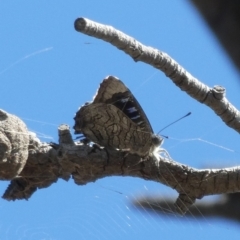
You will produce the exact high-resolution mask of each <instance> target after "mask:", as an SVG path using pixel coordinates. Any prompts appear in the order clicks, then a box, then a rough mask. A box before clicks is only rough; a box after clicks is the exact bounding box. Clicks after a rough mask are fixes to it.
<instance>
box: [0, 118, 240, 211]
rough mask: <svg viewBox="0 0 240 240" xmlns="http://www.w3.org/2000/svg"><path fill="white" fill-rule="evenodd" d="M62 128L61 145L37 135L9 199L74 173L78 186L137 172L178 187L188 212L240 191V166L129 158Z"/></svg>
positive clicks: (178, 204)
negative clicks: (201, 165)
mask: <svg viewBox="0 0 240 240" xmlns="http://www.w3.org/2000/svg"><path fill="white" fill-rule="evenodd" d="M15 118H16V117H15ZM58 131H59V144H53V143H50V144H46V143H41V142H40V141H39V140H38V139H37V138H36V137H33V136H32V135H31V136H32V137H31V138H30V142H29V155H28V159H27V163H26V165H25V167H24V169H23V170H22V172H21V173H20V174H19V175H18V176H17V177H15V178H13V179H12V181H11V183H10V185H9V187H8V188H7V190H6V192H5V193H4V195H3V198H4V199H7V200H16V199H28V198H30V196H31V195H32V194H33V193H34V192H35V191H36V190H37V189H38V188H39V189H40V188H45V187H49V186H50V185H51V184H52V183H54V182H56V181H57V180H58V178H62V179H64V180H69V178H70V177H72V178H73V179H74V182H75V183H76V184H78V185H85V184H87V183H89V182H95V181H96V180H98V179H100V178H104V177H107V176H131V177H139V178H143V179H146V180H151V181H155V182H159V183H162V184H164V185H167V186H169V187H171V188H173V189H175V190H176V191H177V192H178V193H179V197H178V199H177V201H176V204H175V205H176V207H177V208H178V210H179V211H180V212H181V213H185V212H186V211H187V210H188V208H189V207H190V206H191V205H192V204H193V203H194V201H195V200H196V199H200V198H202V197H203V196H206V195H212V194H221V193H230V192H237V191H240V177H239V174H240V170H239V169H238V168H226V169H214V170H213V169H212V170H210V169H203V170H198V169H194V168H191V167H188V166H186V165H183V164H180V163H177V162H174V161H173V160H169V159H166V158H165V159H164V158H161V161H160V163H159V164H156V159H155V158H154V157H149V158H148V160H142V159H141V158H140V157H139V156H138V155H134V154H128V155H127V156H126V154H125V153H124V152H121V151H116V150H106V149H101V148H99V147H97V146H95V145H93V146H89V145H85V144H83V143H80V142H78V143H76V142H73V140H72V137H71V134H70V130H69V127H68V126H67V125H61V126H60V127H59V129H58ZM20 134H21V133H20ZM2 169H3V168H2Z"/></svg>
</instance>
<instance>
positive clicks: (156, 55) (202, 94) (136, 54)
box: [74, 18, 240, 133]
mask: <svg viewBox="0 0 240 240" xmlns="http://www.w3.org/2000/svg"><path fill="white" fill-rule="evenodd" d="M74 25H75V29H76V30H77V31H79V32H82V33H84V34H87V35H90V36H93V37H96V38H100V39H102V40H104V41H106V42H110V43H111V44H112V45H114V46H116V47H117V48H119V49H120V50H122V51H124V52H125V53H126V54H128V55H130V56H131V57H132V58H133V59H134V61H142V62H145V63H147V64H150V65H152V66H153V67H155V68H157V69H159V70H161V71H163V72H164V73H165V74H166V76H167V77H169V78H170V79H171V80H172V81H173V82H174V83H175V84H176V85H177V86H178V87H179V88H180V89H181V90H183V91H185V92H186V93H187V94H189V95H190V96H191V97H193V98H195V99H196V100H197V101H199V102H201V103H204V104H206V105H207V106H209V107H210V108H211V109H212V110H213V111H214V112H215V113H216V114H217V115H218V116H220V117H221V119H222V120H223V121H224V122H225V123H226V124H227V125H228V126H229V127H231V128H233V129H234V130H236V131H237V132H239V133H240V113H239V111H238V110H237V109H236V108H235V107H234V106H233V105H232V104H231V103H230V102H229V101H228V100H227V98H226V97H225V89H224V88H223V87H221V86H215V87H214V88H210V87H208V86H207V85H205V84H203V83H202V82H200V81H199V80H198V79H196V78H194V77H193V76H192V75H191V74H190V73H188V72H187V71H186V70H185V69H184V68H183V67H182V66H180V65H179V64H178V63H177V62H176V61H175V60H173V59H172V58H171V57H170V56H168V55H167V54H166V53H164V52H161V51H159V50H157V49H154V48H152V47H148V46H145V45H143V44H141V43H140V42H138V41H137V40H135V39H134V38H132V37H130V36H128V35H126V34H124V33H123V32H120V31H118V30H116V29H114V28H113V27H111V26H107V25H103V24H99V23H97V22H93V21H91V20H89V19H86V18H78V19H77V20H76V21H75V24H74Z"/></svg>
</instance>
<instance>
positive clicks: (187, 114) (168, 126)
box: [157, 112, 191, 134]
mask: <svg viewBox="0 0 240 240" xmlns="http://www.w3.org/2000/svg"><path fill="white" fill-rule="evenodd" d="M189 115H191V112H189V113H187V114H186V115H184V116H183V117H181V118H179V119H177V120H176V121H174V122H172V123H170V124H168V125H167V126H166V127H164V128H162V129H161V130H160V131H159V132H158V133H157V134H159V133H160V132H161V131H163V130H164V129H166V128H168V127H169V126H171V125H173V124H174V123H176V122H178V121H180V120H182V119H183V118H185V117H188V116H189Z"/></svg>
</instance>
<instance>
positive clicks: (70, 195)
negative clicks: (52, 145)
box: [0, 0, 240, 240]
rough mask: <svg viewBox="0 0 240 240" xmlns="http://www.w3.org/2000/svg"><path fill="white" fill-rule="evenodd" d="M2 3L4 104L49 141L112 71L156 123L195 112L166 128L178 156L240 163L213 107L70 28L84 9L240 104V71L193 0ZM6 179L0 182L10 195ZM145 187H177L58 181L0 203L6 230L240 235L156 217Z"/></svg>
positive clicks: (205, 223) (22, 233)
mask: <svg viewBox="0 0 240 240" xmlns="http://www.w3.org/2000/svg"><path fill="white" fill-rule="evenodd" d="M0 3H1V8H0V22H1V25H0V32H1V38H0V48H1V55H0V81H1V86H2V87H1V89H0V94H1V99H2V101H1V108H2V109H4V110H6V111H8V112H9V113H12V114H15V115H17V116H19V117H20V118H22V119H23V120H24V121H25V123H26V124H27V126H28V128H29V130H31V131H34V132H36V133H37V135H38V136H39V138H40V139H41V140H42V141H46V142H49V141H55V142H57V141H58V136H57V127H58V125H60V124H62V123H66V124H69V125H70V126H71V127H72V126H73V124H74V123H73V117H74V114H75V112H76V111H77V109H78V108H79V106H81V105H82V104H83V103H84V102H86V101H89V100H91V99H92V97H93V95H94V94H95V92H96V90H97V88H98V87H99V84H100V82H101V81H102V80H103V79H104V78H105V77H106V76H107V75H114V76H117V77H118V78H120V79H121V80H122V81H123V82H124V83H125V84H126V85H127V86H128V87H129V88H130V89H131V91H132V92H133V93H134V95H135V97H136V98H137V99H138V101H139V102H140V103H141V105H142V107H143V109H144V111H145V112H146V114H147V116H148V118H149V120H150V122H151V124H152V126H153V129H154V131H155V132H158V131H159V130H160V129H161V128H163V127H164V126H166V125H167V124H169V123H170V122H172V121H174V120H175V119H177V118H179V117H181V116H182V115H184V114H186V113H187V112H189V111H191V112H192V115H191V116H190V117H188V118H187V119H184V120H183V121H182V122H179V123H177V124H175V125H174V126H171V127H170V128H168V129H166V130H164V132H162V134H164V135H167V136H169V139H168V140H165V142H164V146H163V147H164V148H165V149H167V151H168V152H169V154H170V155H171V157H172V158H173V159H174V160H176V161H178V162H181V163H184V164H188V165H190V166H192V167H196V168H206V167H209V168H219V167H223V166H224V167H231V166H237V165H239V157H240V156H239V152H238V151H237V149H238V146H239V144H238V143H239V136H238V134H237V133H236V132H235V131H233V130H232V129H229V128H228V127H226V126H225V124H224V123H222V121H221V120H220V119H219V118H218V117H217V116H215V114H214V113H213V111H212V110H210V109H209V108H207V107H206V106H205V105H202V104H200V103H198V102H196V101H195V100H193V99H191V98H190V97H189V96H188V95H187V94H186V93H184V92H182V91H181V90H179V89H178V88H177V87H175V85H174V84H173V83H172V82H171V81H170V80H169V79H167V78H166V77H165V75H164V74H163V73H161V72H159V71H158V70H156V69H154V68H153V67H151V66H148V65H146V64H143V63H135V62H134V61H133V60H132V59H131V58H130V57H128V56H127V55H126V54H125V53H123V52H120V51H119V50H117V49H115V48H114V47H113V46H111V45H109V44H108V43H105V42H102V41H100V40H98V39H94V38H91V37H88V36H86V35H83V34H80V33H77V32H76V31H75V30H74V27H73V23H74V21H75V19H76V18H77V17H87V18H89V19H92V20H95V21H98V22H100V23H103V24H108V25H112V26H114V27H115V28H117V29H119V30H121V31H123V32H125V33H127V34H129V35H131V36H133V37H135V38H136V39H137V40H139V41H141V42H142V43H144V44H146V45H149V46H152V47H155V48H158V49H160V50H162V51H164V52H167V53H168V54H169V55H170V56H172V57H173V58H174V59H175V60H177V61H178V62H179V63H180V64H181V65H182V66H183V67H185V68H186V69H187V70H188V71H189V72H190V73H191V74H192V75H194V76H195V77H197V78H198V79H199V80H201V81H203V82H204V83H205V84H207V85H208V86H210V87H213V86H214V85H222V86H224V87H225V88H226V89H227V97H228V99H229V100H230V101H231V102H232V103H233V104H234V105H235V106H236V107H237V108H238V109H239V108H240V102H239V89H240V86H239V83H240V82H239V73H238V72H237V71H236V70H235V69H234V66H233V64H232V63H231V61H230V59H229V58H228V56H227V55H226V53H225V52H224V50H223V49H222V48H221V46H220V45H219V43H218V42H217V40H216V38H215V36H213V34H212V33H211V31H210V30H209V29H208V28H207V26H206V25H205V23H204V22H203V20H202V19H201V18H200V16H199V14H198V13H197V11H196V10H195V9H194V8H193V7H192V6H191V5H190V4H189V2H188V1H185V0H178V1H176V0H175V1H168V0H161V1H159V0H152V1H148V2H147V1H142V0H138V1H135V0H133V1H110V0H104V1H86V0H78V1H76V0H73V1H71V2H67V1H57V0H52V1H46V0H41V1H30V0H25V1H21V2H20V1H7V0H1V1H0ZM86 43H90V44H86ZM196 153H197V154H196ZM7 185H8V182H1V183H0V190H1V192H2V193H3V192H4V190H5V189H6V187H7ZM118 192H121V193H122V194H120V193H118ZM145 195H147V196H149V195H150V196H151V195H156V196H161V197H162V198H163V199H164V197H165V196H172V197H176V193H175V192H174V191H173V190H172V189H170V188H167V187H164V186H162V185H161V184H157V183H154V182H150V181H144V180H142V179H137V178H121V177H109V178H105V179H101V180H98V181H97V182H96V183H90V184H88V185H86V186H77V185H75V184H74V183H73V181H72V180H69V182H64V181H63V180H59V181H58V182H57V183H56V184H53V185H52V186H51V187H49V188H47V189H42V190H38V191H37V192H36V193H35V194H34V195H33V196H32V197H31V198H30V199H29V201H24V200H22V201H15V202H7V201H5V200H0V212H1V217H0V239H1V240H3V239H4V240H5V239H24V240H25V239H54V240H55V239H59V240H62V239H123V238H124V239H125V240H126V239H133V238H135V237H136V238H138V239H146V237H148V238H149V239H193V238H194V239H203V238H204V239H213V237H214V238H217V237H218V239H226V238H227V237H228V236H231V238H232V239H238V238H237V236H238V235H239V227H240V226H239V225H238V224H237V223H233V222H227V221H225V220H219V219H207V218H203V219H202V220H198V219H190V218H186V217H182V218H181V217H178V216H175V215H172V214H169V215H167V214H166V215H163V216H160V217H159V216H157V215H156V214H150V213H147V212H144V211H140V210H139V209H136V208H135V207H133V206H132V205H131V199H136V198H137V197H138V196H145ZM204 200H205V198H204V199H203V200H202V201H204ZM206 200H207V198H206ZM238 237H239V236H238Z"/></svg>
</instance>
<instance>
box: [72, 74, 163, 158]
mask: <svg viewBox="0 0 240 240" xmlns="http://www.w3.org/2000/svg"><path fill="white" fill-rule="evenodd" d="M74 120H75V125H74V127H73V128H74V129H75V133H76V134H79V133H81V134H84V135H85V137H87V139H90V140H91V141H92V142H94V143H96V144H98V145H100V146H102V147H105V148H108V149H117V150H122V151H127V152H129V153H131V154H137V155H139V156H140V157H142V158H147V157H148V156H149V155H152V154H154V153H155V152H156V151H158V152H159V150H160V152H165V150H164V149H162V148H159V147H160V146H161V144H162V143H163V139H162V138H161V137H160V136H158V135H156V134H154V133H153V129H152V127H151V124H150V122H149V120H148V118H147V116H146V114H145V113H144V111H143V109H142V107H141V105H140V104H139V103H138V101H137V99H136V98H135V97H134V96H133V94H132V93H131V91H130V90H129V89H128V88H127V87H126V86H125V85H124V83H123V82H122V81H121V80H119V79H118V78H116V77H113V76H108V77H106V78H105V79H104V80H103V82H102V83H101V84H100V87H99V89H98V91H97V93H96V95H95V96H94V99H93V101H92V102H90V103H86V104H85V105H84V106H82V107H81V108H80V109H79V110H78V111H77V113H76V116H75V117H74ZM154 155H155V154H154Z"/></svg>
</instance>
